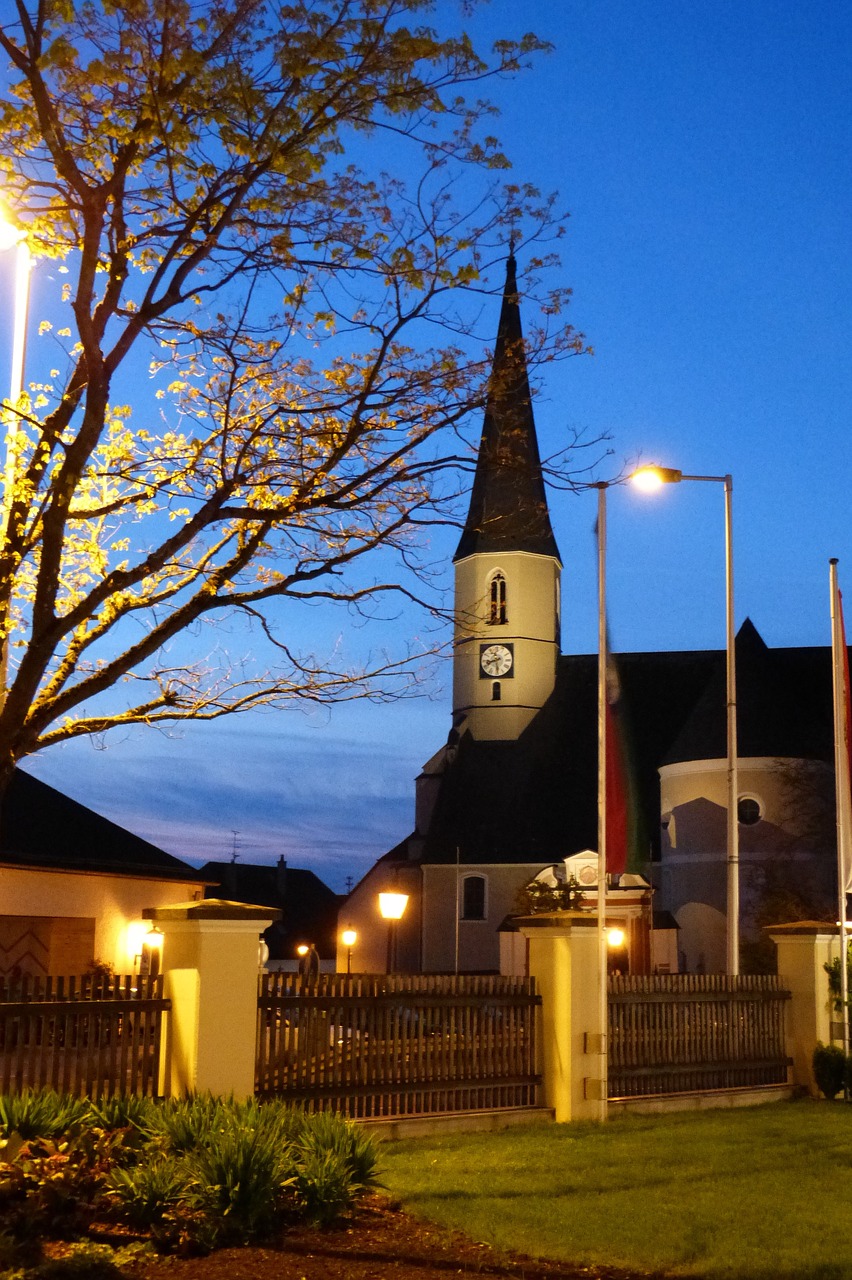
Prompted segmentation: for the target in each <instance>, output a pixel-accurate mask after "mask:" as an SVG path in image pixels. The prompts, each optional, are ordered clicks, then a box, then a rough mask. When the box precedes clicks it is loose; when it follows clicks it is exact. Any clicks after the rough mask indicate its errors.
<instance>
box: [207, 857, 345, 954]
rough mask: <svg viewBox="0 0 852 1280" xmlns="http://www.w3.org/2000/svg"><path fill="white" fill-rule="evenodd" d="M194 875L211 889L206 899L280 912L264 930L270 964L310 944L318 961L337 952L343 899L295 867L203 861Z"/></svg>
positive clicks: (317, 879) (309, 873) (313, 877)
mask: <svg viewBox="0 0 852 1280" xmlns="http://www.w3.org/2000/svg"><path fill="white" fill-rule="evenodd" d="M199 875H201V876H203V878H204V879H205V880H209V881H214V882H215V884H214V885H213V886H212V887H211V888H210V889H208V890H207V891H206V894H205V896H206V897H209V898H227V899H228V900H229V901H231V902H250V903H254V904H256V905H258V906H263V907H279V908H280V909H281V910H282V912H283V916H282V919H281V921H280V923H278V924H274V925H272V926H271V928H269V929H267V931H266V933H265V935H264V936H265V938H266V941H267V944H268V946H269V954H270V958H271V959H273V960H281V959H288V960H290V959H292V958H293V956H294V955H295V950H296V947H297V946H298V944H299V943H300V942H313V943H314V944H315V946H316V948H317V950H318V951H319V953H320V955H321V956H322V957H323V959H330V958H331V957H332V956H333V955H335V953H336V948H337V912H338V908H339V906H340V903H341V901H342V898H341V897H340V896H339V895H338V894H336V893H335V892H334V891H333V890H332V889H329V887H328V885H326V884H324V883H323V881H322V880H320V878H319V876H317V875H314V873H313V871H303V870H301V869H300V868H298V867H288V866H287V864H286V863H285V862H283V860H282V861H280V862H279V863H278V864H277V865H269V864H266V865H263V864H258V863H249V862H205V864H204V866H203V867H202V868H201V870H200V872H199Z"/></svg>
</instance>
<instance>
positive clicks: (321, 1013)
mask: <svg viewBox="0 0 852 1280" xmlns="http://www.w3.org/2000/svg"><path fill="white" fill-rule="evenodd" d="M540 1003H541V997H540V996H537V995H536V993H535V984H534V981H533V980H531V979H527V978H505V977H496V976H495V977H483V976H478V975H468V974H465V975H459V976H434V975H423V976H416V977H415V976H411V977H409V976H393V977H386V976H384V975H374V974H366V975H362V974H358V975H356V974H352V975H351V976H350V975H347V974H344V973H336V974H321V975H320V977H319V979H318V980H315V981H314V982H313V983H308V982H305V981H303V980H302V979H300V978H298V977H296V976H295V975H293V974H289V973H269V974H263V975H262V977H261V979H260V994H259V997H258V1038H257V1045H258V1060H257V1090H258V1093H260V1094H261V1095H263V1094H283V1095H284V1096H286V1097H288V1098H290V1099H292V1100H293V1101H294V1102H298V1103H299V1104H300V1105H303V1106H305V1107H306V1108H308V1109H309V1110H320V1109H324V1108H330V1109H335V1110H340V1111H343V1112H345V1113H346V1114H347V1115H350V1116H352V1117H354V1118H360V1119H368V1118H377V1117H382V1116H384V1117H391V1116H412V1115H436V1114H442V1113H447V1112H458V1111H480V1110H494V1109H500V1108H507V1107H527V1106H534V1105H535V1104H536V1101H537V1092H538V1088H539V1085H540V1083H541V1078H540V1076H539V1075H538V1074H537V1072H536V1009H537V1006H538V1005H539V1004H540Z"/></svg>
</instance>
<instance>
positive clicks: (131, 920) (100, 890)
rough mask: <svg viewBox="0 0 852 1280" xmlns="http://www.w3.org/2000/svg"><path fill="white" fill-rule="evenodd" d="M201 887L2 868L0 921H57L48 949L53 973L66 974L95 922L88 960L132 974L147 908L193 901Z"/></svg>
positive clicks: (199, 884)
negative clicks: (88, 930) (51, 942)
mask: <svg viewBox="0 0 852 1280" xmlns="http://www.w3.org/2000/svg"><path fill="white" fill-rule="evenodd" d="M203 891H204V886H203V883H202V881H200V880H199V881H197V882H193V881H190V882H187V881H175V880H157V879H154V878H151V879H148V878H143V877H138V878H137V877H135V876H109V875H99V874H97V873H86V872H72V871H43V870H40V869H35V868H24V867H0V920H5V921H6V922H7V924H8V925H9V927H14V923H15V922H14V920H10V918H12V917H29V918H31V919H36V918H38V919H41V920H45V921H48V920H49V921H53V922H55V923H54V924H53V927H52V928H51V930H50V933H51V935H52V937H53V938H55V940H56V945H55V946H54V945H51V947H50V953H51V955H50V961H49V964H50V972H51V973H53V974H60V973H63V972H68V970H67V969H65V968H64V967H63V966H65V965H67V964H68V963H70V962H71V960H72V958H77V960H78V961H79V953H80V946H81V938H82V936H83V935H82V934H81V930H83V931H84V932H85V931H86V930H87V929H91V923H92V922H94V935H93V950H92V952H91V954H89V955H88V956H87V957H86V963H88V962H89V961H90V960H93V959H98V960H103V961H105V962H106V963H107V964H111V965H112V966H113V968H114V969H115V971H116V972H117V973H130V972H132V970H133V957H134V954H138V952H139V950H140V939H141V936H142V933H143V932H147V929H148V927H149V926H148V925H143V923H142V911H143V909H144V908H145V907H159V906H165V905H166V904H167V903H173V902H192V901H194V900H195V899H197V898H200V897H201V895H202V893H203ZM60 922H61V923H60ZM74 967H75V968H77V967H78V965H75V966H74Z"/></svg>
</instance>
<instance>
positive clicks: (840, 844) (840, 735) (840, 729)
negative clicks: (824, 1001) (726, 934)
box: [829, 559, 852, 1096]
mask: <svg viewBox="0 0 852 1280" xmlns="http://www.w3.org/2000/svg"><path fill="white" fill-rule="evenodd" d="M829 583H830V587H831V670H832V689H833V692H834V786H835V803H836V810H837V916H838V923H839V925H840V1004H841V1007H842V1014H843V1053H844V1056H845V1057H848V1056H849V973H848V967H847V963H846V947H847V942H846V893H847V890H848V889H849V873H850V849H849V840H850V834H852V833H850V830H849V827H850V809H852V804H850V790H849V787H850V778H849V724H848V716H849V707H848V697H849V688H848V674H847V673H848V662H849V659H848V653H847V651H846V636H845V633H844V626H843V605H842V602H841V599H840V592H839V590H838V586H837V560H836V559H832V560H830V561H829ZM844 1079H845V1072H844ZM844 1094H846V1095H847V1096H848V1094H847V1090H846V1088H845V1087H844Z"/></svg>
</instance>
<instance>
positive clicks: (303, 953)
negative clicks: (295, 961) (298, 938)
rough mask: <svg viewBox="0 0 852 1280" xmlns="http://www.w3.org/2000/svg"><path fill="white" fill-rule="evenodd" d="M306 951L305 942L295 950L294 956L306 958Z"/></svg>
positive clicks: (306, 945)
mask: <svg viewBox="0 0 852 1280" xmlns="http://www.w3.org/2000/svg"><path fill="white" fill-rule="evenodd" d="M308 950H309V948H308V944H307V943H306V942H300V943H299V945H298V947H297V948H296V955H297V956H306V955H307V954H308Z"/></svg>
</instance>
